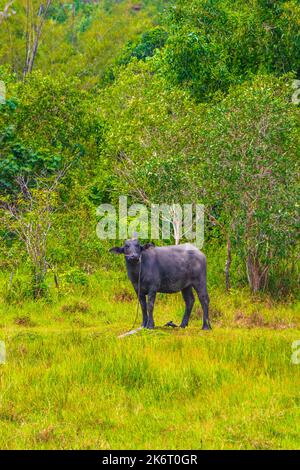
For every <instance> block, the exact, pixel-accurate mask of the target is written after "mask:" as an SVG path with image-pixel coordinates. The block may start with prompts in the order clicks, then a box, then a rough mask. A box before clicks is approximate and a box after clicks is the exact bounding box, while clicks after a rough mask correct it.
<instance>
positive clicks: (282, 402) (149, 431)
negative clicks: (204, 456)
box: [0, 273, 300, 449]
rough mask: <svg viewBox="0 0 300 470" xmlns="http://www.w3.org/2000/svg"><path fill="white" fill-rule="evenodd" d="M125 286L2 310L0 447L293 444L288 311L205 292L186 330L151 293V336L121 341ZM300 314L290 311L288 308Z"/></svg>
mask: <svg viewBox="0 0 300 470" xmlns="http://www.w3.org/2000/svg"><path fill="white" fill-rule="evenodd" d="M135 309H136V300H135V297H134V296H133V295H132V291H131V290H130V287H129V283H128V281H127V280H126V279H125V278H124V279H123V278H122V279H121V280H119V279H114V278H113V277H112V275H111V274H110V273H107V274H106V277H103V273H99V275H93V276H92V280H91V282H90V285H89V286H88V287H78V288H76V289H74V290H72V291H70V292H69V293H68V294H65V295H64V296H61V297H60V298H57V299H55V300H52V301H51V302H50V301H48V302H42V301H39V302H37V303H34V302H30V301H26V302H24V303H19V304H12V305H9V304H7V303H6V302H4V301H1V303H0V326H1V329H0V339H1V340H4V341H5V344H6V350H7V361H6V363H5V364H2V365H0V387H1V389H0V448H1V449H24V448H26V449H271V448H272V449H280V448H284V449H296V448H299V447H300V408H299V406H300V394H299V387H300V380H299V379H300V365H294V364H292V363H291V353H292V349H291V345H292V342H293V341H294V340H298V339H300V328H299V326H300V322H299V319H300V318H299V311H298V310H297V305H296V304H279V303H273V302H272V301H270V299H267V298H264V299H258V298H251V296H250V295H249V293H248V292H247V291H239V292H237V291H233V292H232V293H231V294H228V295H226V294H224V293H222V292H211V314H212V322H213V326H214V328H213V330H212V331H210V332H206V331H205V332H203V331H201V329H200V328H201V319H200V310H199V305H198V304H197V305H195V307H194V311H193V318H192V321H191V324H190V326H189V327H188V329H186V330H177V329H176V330H172V329H168V328H162V327H161V326H162V325H163V324H164V323H166V322H167V321H169V320H173V321H174V322H178V321H179V319H180V318H181V315H182V310H183V303H182V300H181V298H180V295H178V296H177V295H175V296H160V297H159V298H158V301H157V305H156V312H155V320H156V325H157V328H156V329H155V330H154V331H142V332H139V333H137V334H136V335H133V336H128V337H126V338H123V339H119V338H118V334H120V333H122V332H124V331H126V330H127V329H128V328H130V326H131V324H132V321H133V319H134V316H135ZM297 311H298V313H297Z"/></svg>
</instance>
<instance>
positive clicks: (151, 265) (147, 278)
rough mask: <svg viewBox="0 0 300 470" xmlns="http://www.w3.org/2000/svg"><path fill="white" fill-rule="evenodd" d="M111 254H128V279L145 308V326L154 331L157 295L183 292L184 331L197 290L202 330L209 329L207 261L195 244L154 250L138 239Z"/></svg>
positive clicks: (155, 248) (143, 308) (128, 241)
mask: <svg viewBox="0 0 300 470" xmlns="http://www.w3.org/2000/svg"><path fill="white" fill-rule="evenodd" d="M110 252H111V253H117V254H124V255H125V259H126V268H127V273H128V277H129V279H130V281H131V283H132V285H133V287H134V289H135V292H136V294H137V295H138V297H139V301H140V304H141V307H142V312H143V323H142V326H143V327H145V328H150V329H152V328H154V320H153V307H154V302H155V297H156V293H157V292H164V293H168V294H171V293H174V292H179V291H181V292H182V296H183V298H184V301H185V312H184V315H183V318H182V322H181V325H180V326H181V328H185V327H186V326H187V325H188V322H189V318H190V315H191V311H192V308H193V305H194V302H195V297H194V294H193V288H194V289H195V291H196V292H197V295H198V297H199V300H200V303H201V306H202V309H203V326H202V329H203V330H208V329H210V322H209V318H208V304H209V297H208V293H207V286H206V258H205V255H204V254H203V253H201V251H199V250H198V249H197V248H196V247H195V246H194V245H191V244H190V243H185V244H183V245H174V246H164V247H155V246H154V245H153V244H152V243H146V244H145V245H141V244H140V243H139V241H138V240H137V239H134V240H132V239H131V240H127V241H126V242H125V244H124V246H122V247H114V248H111V249H110ZM139 281H140V282H139ZM146 295H148V302H147V301H146Z"/></svg>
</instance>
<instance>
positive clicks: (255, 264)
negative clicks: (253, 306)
mask: <svg viewBox="0 0 300 470" xmlns="http://www.w3.org/2000/svg"><path fill="white" fill-rule="evenodd" d="M246 268H247V276H248V282H249V286H250V289H251V290H252V292H258V291H260V290H263V289H264V288H265V287H266V284H267V280H268V271H269V268H268V266H264V267H262V266H261V265H260V262H259V260H258V259H257V257H256V256H255V255H253V254H252V253H249V254H248V256H247V261H246Z"/></svg>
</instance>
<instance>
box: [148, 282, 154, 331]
mask: <svg viewBox="0 0 300 470" xmlns="http://www.w3.org/2000/svg"><path fill="white" fill-rule="evenodd" d="M155 297H156V292H154V291H153V292H149V294H148V323H147V328H149V329H150V330H152V329H153V328H154V320H153V309H154V302H155Z"/></svg>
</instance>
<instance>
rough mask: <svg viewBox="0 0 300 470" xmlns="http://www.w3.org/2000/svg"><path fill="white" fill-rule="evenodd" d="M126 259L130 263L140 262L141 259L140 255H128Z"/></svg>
mask: <svg viewBox="0 0 300 470" xmlns="http://www.w3.org/2000/svg"><path fill="white" fill-rule="evenodd" d="M126 259H127V261H129V262H130V263H134V264H135V263H138V262H139V259H140V257H139V256H138V255H128V256H126Z"/></svg>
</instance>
